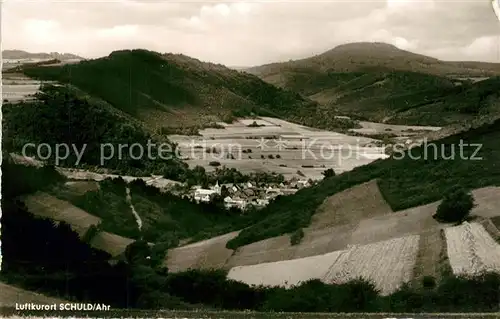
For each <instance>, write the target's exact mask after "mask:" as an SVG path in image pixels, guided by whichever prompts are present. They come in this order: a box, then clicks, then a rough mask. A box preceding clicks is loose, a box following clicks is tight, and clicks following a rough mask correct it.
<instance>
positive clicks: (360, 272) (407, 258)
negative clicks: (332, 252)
mask: <svg viewBox="0 0 500 319" xmlns="http://www.w3.org/2000/svg"><path fill="white" fill-rule="evenodd" d="M419 239H420V236H419V235H412V236H406V237H400V238H394V239H390V240H386V241H381V242H377V243H373V244H369V245H362V246H353V247H352V248H350V249H349V250H347V251H345V253H344V254H343V255H342V256H341V257H340V258H339V259H338V260H337V261H336V262H335V263H334V264H333V265H332V267H331V268H330V270H329V271H328V273H327V274H325V277H324V281H325V282H327V283H345V282H347V281H349V280H353V279H356V278H358V277H362V278H364V279H368V280H371V281H373V282H374V283H375V285H376V287H377V288H378V289H379V290H380V292H381V294H382V295H386V294H390V293H391V292H393V291H395V290H397V288H399V286H400V285H401V284H402V283H404V282H409V281H410V280H411V278H412V276H413V268H414V265H415V262H416V258H417V253H418V248H419V245H418V244H419Z"/></svg>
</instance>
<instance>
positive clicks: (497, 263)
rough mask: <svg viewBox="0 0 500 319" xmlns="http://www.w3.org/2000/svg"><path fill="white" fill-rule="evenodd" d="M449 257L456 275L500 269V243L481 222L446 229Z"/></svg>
mask: <svg viewBox="0 0 500 319" xmlns="http://www.w3.org/2000/svg"><path fill="white" fill-rule="evenodd" d="M445 235H446V244H447V251H448V257H449V260H450V264H451V268H452V270H453V273H454V274H455V275H474V274H478V273H480V272H482V271H497V272H498V271H500V245H499V244H497V243H496V242H495V241H494V240H493V238H491V236H490V235H489V234H488V232H487V231H486V230H485V229H484V227H483V226H482V225H481V224H479V223H467V222H465V223H464V224H462V225H460V226H456V227H450V228H446V229H445Z"/></svg>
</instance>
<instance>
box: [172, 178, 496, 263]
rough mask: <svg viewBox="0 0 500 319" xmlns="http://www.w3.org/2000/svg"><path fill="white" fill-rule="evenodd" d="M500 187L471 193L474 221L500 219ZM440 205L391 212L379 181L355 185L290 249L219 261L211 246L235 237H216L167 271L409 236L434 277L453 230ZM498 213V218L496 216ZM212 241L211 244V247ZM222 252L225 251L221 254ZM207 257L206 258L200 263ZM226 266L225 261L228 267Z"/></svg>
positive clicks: (181, 252) (246, 252)
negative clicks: (438, 215) (446, 232)
mask: <svg viewBox="0 0 500 319" xmlns="http://www.w3.org/2000/svg"><path fill="white" fill-rule="evenodd" d="M499 189H500V188H499V187H484V188H480V189H476V190H473V191H472V194H473V196H474V197H475V198H476V207H474V209H473V210H472V215H473V216H476V217H480V218H489V217H492V216H498V215H500V211H498V210H495V209H494V204H495V203H498V199H497V198H496V197H494V196H486V194H489V195H494V194H495V193H496V191H498V190H499ZM439 203H440V201H437V202H433V203H430V204H427V205H422V206H417V207H413V208H409V209H405V210H402V211H399V212H393V211H392V210H391V209H390V207H389V206H388V205H387V203H386V202H385V200H384V199H383V197H382V195H381V194H380V191H379V189H378V186H377V183H376V181H370V182H367V183H364V184H361V185H357V186H355V187H352V188H350V189H347V190H345V191H342V192H340V193H338V194H335V195H333V196H331V197H329V198H327V199H326V200H325V202H324V204H323V205H322V206H321V207H320V208H319V209H320V211H319V212H318V213H316V214H315V215H314V216H313V221H312V223H311V225H310V226H309V227H307V228H304V238H303V239H302V240H301V242H300V243H299V244H298V245H295V246H292V245H291V244H290V236H289V235H282V236H277V237H272V238H269V239H264V240H261V241H258V242H255V243H251V244H248V245H244V246H242V247H239V248H238V249H237V250H235V251H234V253H232V254H230V253H228V255H229V256H230V257H229V258H227V257H226V255H217V254H213V255H212V253H209V250H210V249H212V248H211V247H212V243H213V242H217V245H218V246H221V247H225V243H226V242H227V241H228V240H229V239H231V238H233V237H235V236H236V234H237V233H236V232H234V233H231V234H230V235H229V234H227V235H224V236H218V237H215V238H213V239H211V240H207V241H203V242H199V243H195V244H191V245H186V246H181V247H179V248H175V249H172V250H170V252H169V257H168V259H167V265H168V267H169V269H170V270H171V271H182V270H186V269H188V268H190V267H194V266H196V267H200V268H210V267H212V266H214V265H217V267H221V268H226V269H227V268H231V267H236V266H246V265H255V264H259V263H269V262H277V261H283V260H289V259H297V258H304V257H310V256H316V255H322V254H327V253H330V252H333V251H337V250H344V249H346V248H347V247H348V246H350V245H366V244H370V243H376V242H380V241H386V240H390V239H392V238H397V237H404V236H410V235H419V234H422V236H423V241H424V242H423V243H421V246H422V245H423V246H425V247H421V250H422V249H424V250H427V252H423V253H424V256H421V257H420V258H423V259H424V260H423V261H422V263H423V266H422V267H423V270H422V271H423V272H424V273H427V272H430V273H434V272H435V271H436V270H435V269H433V268H432V267H431V266H430V265H429V263H432V260H435V259H436V257H435V254H436V253H437V254H438V255H439V252H440V251H441V250H440V247H441V246H440V243H439V240H437V239H436V238H437V237H436V234H439V230H440V229H442V228H445V227H449V226H450V225H449V224H440V223H438V222H437V221H435V220H434V219H433V218H432V215H433V214H434V213H435V212H436V209H437V207H438V206H439ZM495 212H496V214H495ZM212 240H213V241H212ZM219 249H221V250H224V249H223V248H219ZM200 256H203V258H200ZM223 260H227V261H226V263H225V264H223V263H222V261H223Z"/></svg>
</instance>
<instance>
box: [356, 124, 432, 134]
mask: <svg viewBox="0 0 500 319" xmlns="http://www.w3.org/2000/svg"><path fill="white" fill-rule="evenodd" d="M359 125H361V128H353V129H350V130H349V131H351V132H356V133H360V134H365V135H379V134H394V135H398V136H407V137H409V136H413V135H417V134H422V133H425V132H436V131H439V130H441V129H442V128H441V127H437V126H408V125H395V124H385V123H377V122H367V121H359Z"/></svg>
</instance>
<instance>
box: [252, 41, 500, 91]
mask: <svg viewBox="0 0 500 319" xmlns="http://www.w3.org/2000/svg"><path fill="white" fill-rule="evenodd" d="M366 68H381V69H392V70H399V71H412V72H419V73H426V74H431V75H438V76H451V75H453V76H457V75H460V76H474V77H478V76H495V75H500V63H488V62H474V61H442V60H439V59H436V58H432V57H429V56H426V55H422V54H417V53H413V52H410V51H406V50H401V49H399V48H397V47H396V46H394V45H391V44H387V43H381V42H355V43H348V44H342V45H339V46H336V47H335V48H333V49H331V50H328V51H326V52H324V53H321V54H318V55H315V56H312V57H309V58H305V59H299V60H292V61H288V62H277V63H270V64H264V65H261V66H254V67H251V68H247V69H246V71H247V72H249V73H252V74H255V75H258V76H260V77H261V78H263V79H264V80H267V81H269V82H270V83H273V84H277V85H279V84H283V83H279V81H278V79H277V78H278V75H280V73H283V72H293V71H296V70H301V71H304V72H305V71H307V72H313V71H315V72H356V71H363V70H365V69H366Z"/></svg>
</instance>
